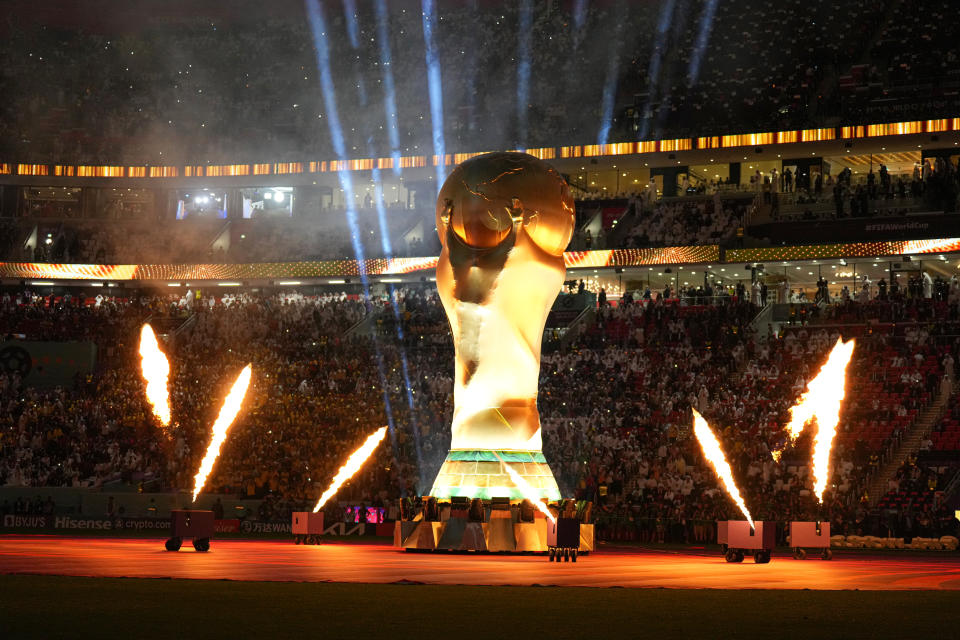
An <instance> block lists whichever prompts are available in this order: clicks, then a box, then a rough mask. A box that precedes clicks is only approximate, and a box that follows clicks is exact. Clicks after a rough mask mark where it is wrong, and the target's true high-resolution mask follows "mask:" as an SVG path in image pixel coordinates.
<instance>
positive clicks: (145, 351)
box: [140, 324, 170, 438]
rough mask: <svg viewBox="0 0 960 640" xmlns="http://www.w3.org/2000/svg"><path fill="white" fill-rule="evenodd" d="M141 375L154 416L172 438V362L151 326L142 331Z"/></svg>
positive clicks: (144, 326) (146, 325) (146, 326)
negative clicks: (169, 385) (170, 391)
mask: <svg viewBox="0 0 960 640" xmlns="http://www.w3.org/2000/svg"><path fill="white" fill-rule="evenodd" d="M140 374H141V375H142V376H143V379H144V381H145V382H146V383H147V401H149V402H150V406H151V407H152V408H153V415H155V416H157V420H159V421H160V424H161V425H162V426H163V431H164V433H165V434H166V435H167V437H168V438H169V437H170V432H169V431H168V429H167V427H169V426H170V393H169V391H168V390H167V383H168V380H169V378H170V362H169V361H168V360H167V356H165V355H164V354H163V351H161V350H160V345H159V344H158V343H157V336H156V335H155V334H154V333H153V329H152V328H151V327H150V325H149V324H145V325H143V328H141V329H140Z"/></svg>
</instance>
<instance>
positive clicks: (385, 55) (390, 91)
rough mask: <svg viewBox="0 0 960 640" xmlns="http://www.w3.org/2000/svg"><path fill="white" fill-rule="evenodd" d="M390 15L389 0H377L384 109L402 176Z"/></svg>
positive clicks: (392, 150) (396, 170) (396, 172)
mask: <svg viewBox="0 0 960 640" xmlns="http://www.w3.org/2000/svg"><path fill="white" fill-rule="evenodd" d="M389 26H390V15H389V13H388V12H387V0H377V46H378V47H379V49H380V69H381V70H382V72H383V107H384V114H385V115H386V119H387V135H389V136H390V157H391V158H393V173H394V175H397V176H399V175H400V125H399V123H398V121H397V92H396V86H395V85H394V81H393V56H392V54H391V51H390V30H389Z"/></svg>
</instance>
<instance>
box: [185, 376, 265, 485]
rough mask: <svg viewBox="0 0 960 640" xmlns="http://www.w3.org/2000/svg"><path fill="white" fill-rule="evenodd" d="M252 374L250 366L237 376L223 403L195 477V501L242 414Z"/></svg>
mask: <svg viewBox="0 0 960 640" xmlns="http://www.w3.org/2000/svg"><path fill="white" fill-rule="evenodd" d="M250 374H251V365H249V364H248V365H247V366H245V367H244V368H243V371H241V372H240V375H239V376H237V380H236V382H234V383H233V386H232V387H230V393H228V394H227V398H226V399H225V400H224V401H223V406H221V407H220V414H219V415H218V416H217V419H216V421H215V422H214V423H213V437H212V438H211V439H210V444H209V446H207V453H206V454H205V455H204V456H203V462H201V463H200V470H199V471H197V475H196V476H194V485H193V499H194V500H196V499H197V495H199V493H200V491H202V490H203V485H204V484H206V482H207V476H209V475H210V472H211V471H212V470H213V463H214V462H216V461H217V457H218V456H219V455H220V448H221V447H222V446H223V442H224V440H226V439H227V431H229V430H230V425H231V424H233V421H234V419H235V418H236V417H237V414H238V413H240V407H241V406H243V398H244V396H245V395H246V394H247V387H249V386H250Z"/></svg>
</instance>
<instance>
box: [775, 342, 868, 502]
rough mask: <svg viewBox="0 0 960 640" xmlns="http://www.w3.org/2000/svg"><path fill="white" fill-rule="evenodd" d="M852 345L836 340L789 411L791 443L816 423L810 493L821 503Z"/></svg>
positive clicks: (851, 355) (788, 425)
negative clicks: (821, 365)
mask: <svg viewBox="0 0 960 640" xmlns="http://www.w3.org/2000/svg"><path fill="white" fill-rule="evenodd" d="M854 343H855V341H854V340H850V341H848V342H843V340H842V339H838V340H837V344H836V345H834V347H833V350H831V351H830V356H829V357H828V358H827V363H826V364H825V365H823V368H821V369H820V371H819V372H818V373H817V375H816V376H815V377H814V378H813V380H811V381H810V383H809V384H808V385H807V391H806V392H805V393H804V394H803V395H802V396H800V401H799V402H798V403H797V404H795V405H794V406H792V407H791V408H790V422H789V424H787V432H788V434H789V436H790V442H791V444H792V443H793V442H795V441H796V440H797V438H798V437H800V434H801V433H803V429H804V427H805V426H806V425H807V424H809V423H811V422H814V421H816V423H817V435H816V436H815V438H814V441H813V480H814V488H813V492H814V493H815V494H816V496H817V500H818V501H820V502H823V492H824V490H825V489H826V488H827V478H828V476H829V475H830V451H831V450H832V449H833V440H834V438H835V437H836V435H837V424H838V423H839V422H840V407H841V405H842V404H843V399H844V396H845V395H846V385H847V367H848V366H849V364H850V359H851V358H852V357H853V347H854ZM781 453H782V449H781V450H778V451H775V452H774V453H773V457H774V459H775V460H777V461H779V460H780V454H781Z"/></svg>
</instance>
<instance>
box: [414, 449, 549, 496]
mask: <svg viewBox="0 0 960 640" xmlns="http://www.w3.org/2000/svg"><path fill="white" fill-rule="evenodd" d="M506 466H509V467H510V469H511V470H513V471H514V472H515V473H516V475H517V476H518V477H519V478H520V481H519V482H518V481H516V480H515V479H514V477H513V476H512V475H511V474H510V473H509V472H508V471H507V470H506V468H505V467H506ZM521 483H525V484H526V485H528V486H527V487H522V486H518V484H521ZM531 494H532V495H531ZM430 495H431V496H434V497H435V498H437V499H439V500H445V499H449V498H453V497H464V498H481V499H483V500H488V499H490V498H510V499H511V500H523V499H524V498H534V497H535V498H537V499H540V498H546V499H547V500H551V501H553V500H559V499H560V489H559V488H558V487H557V481H556V480H555V479H554V478H553V472H552V471H551V470H550V465H549V464H547V460H546V458H544V457H543V453H542V452H540V451H516V450H493V449H451V450H450V452H449V453H448V454H447V459H446V460H444V461H443V466H441V467H440V472H439V473H438V474H437V479H436V480H434V482H433V489H431V491H430Z"/></svg>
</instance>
